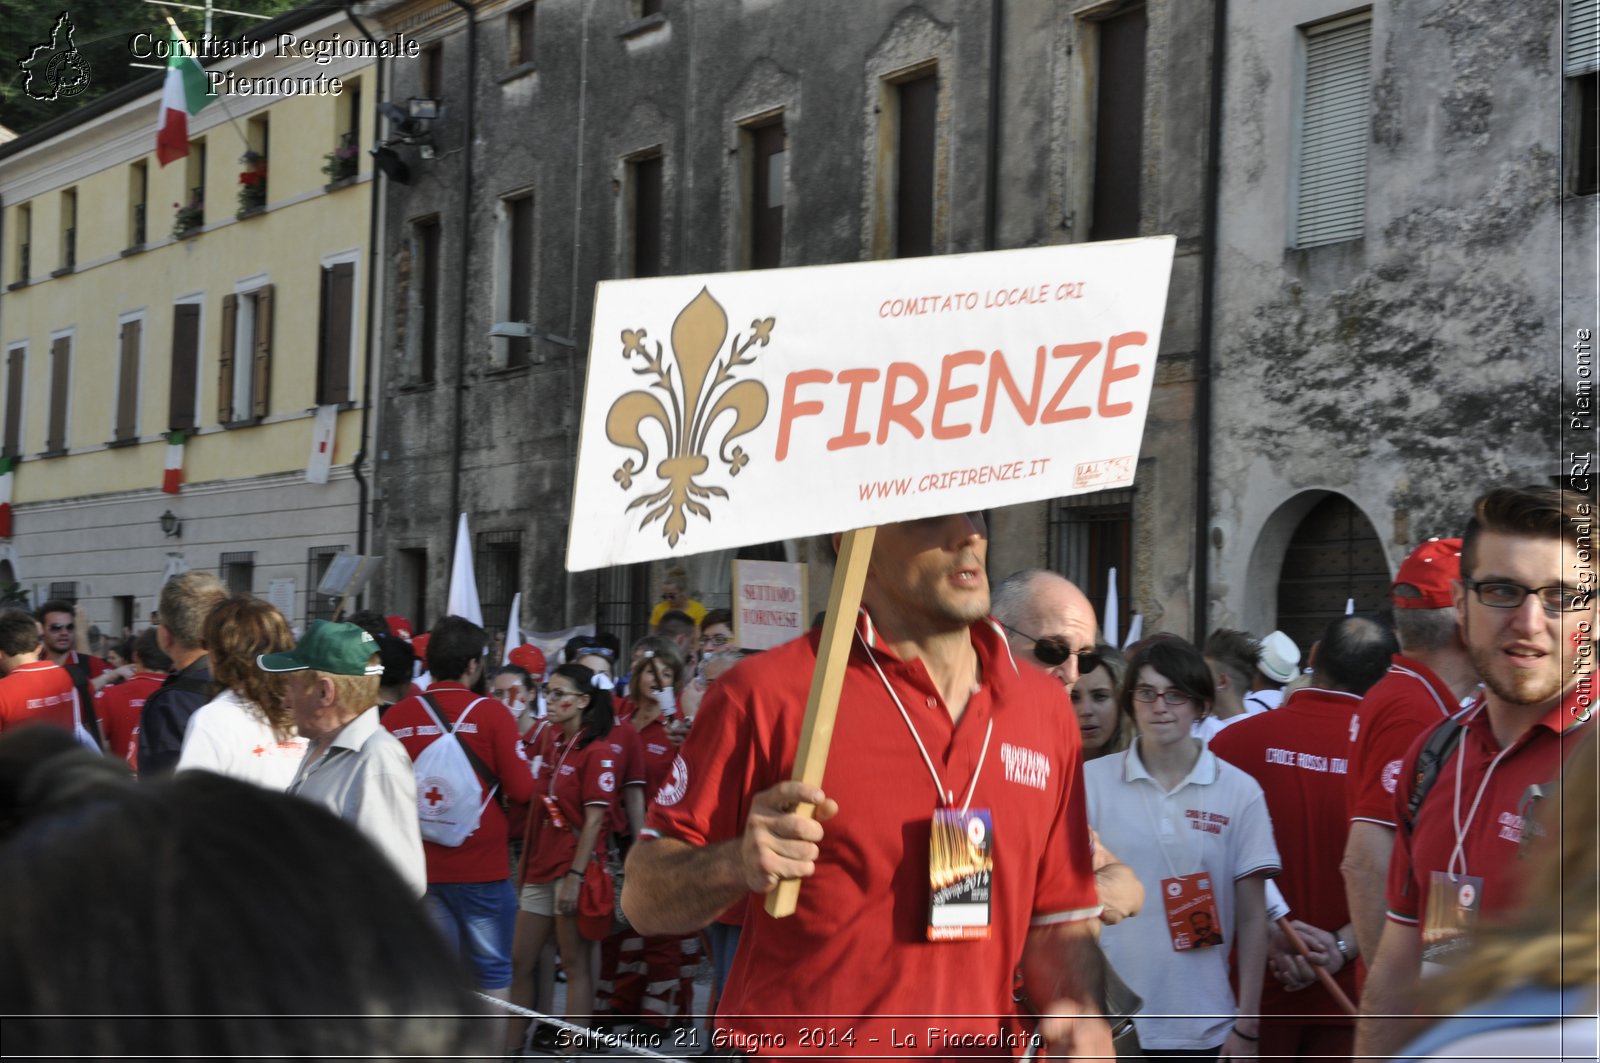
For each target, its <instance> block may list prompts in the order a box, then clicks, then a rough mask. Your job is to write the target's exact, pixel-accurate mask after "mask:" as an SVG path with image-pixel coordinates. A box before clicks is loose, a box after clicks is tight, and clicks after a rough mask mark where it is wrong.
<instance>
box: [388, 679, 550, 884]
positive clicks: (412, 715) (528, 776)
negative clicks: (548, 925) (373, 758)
mask: <svg viewBox="0 0 1600 1063" xmlns="http://www.w3.org/2000/svg"><path fill="white" fill-rule="evenodd" d="M428 695H429V696H430V697H432V698H433V700H434V701H435V702H436V703H437V704H438V706H439V708H438V713H439V717H440V719H442V720H445V721H446V722H448V723H450V724H455V723H456V721H458V720H460V719H461V714H462V713H463V712H465V711H466V709H467V706H468V705H472V704H473V703H474V702H477V705H476V707H474V708H473V710H472V714H471V715H470V716H468V717H467V722H466V723H464V724H461V725H460V726H459V727H457V728H456V734H457V735H458V736H459V737H460V738H461V741H462V743H463V744H464V745H466V746H468V747H470V748H471V749H472V751H473V752H474V753H476V754H477V755H478V759H479V760H481V761H483V763H484V765H485V766H486V767H487V768H488V769H489V770H490V771H491V772H493V773H494V775H495V777H496V778H497V779H499V780H500V793H503V794H505V797H506V800H507V801H510V802H525V801H527V800H528V797H529V795H530V794H532V793H533V773H532V771H530V770H529V767H528V761H527V758H526V757H525V756H524V755H523V752H522V736H521V735H519V734H518V733H517V722H516V720H515V719H514V718H513V717H512V715H511V710H510V709H508V708H506V707H505V706H504V705H503V704H501V703H500V702H498V701H496V700H495V699H494V698H481V699H480V697H479V696H478V695H477V694H474V693H473V692H472V691H470V690H468V689H467V688H466V687H464V686H462V685H461V684H460V683H455V682H440V683H435V684H433V685H432V686H431V687H429V688H428ZM383 726H384V727H385V728H387V729H388V731H389V732H390V733H391V734H393V735H394V736H395V737H396V738H398V739H400V744H401V745H403V746H405V747H406V752H407V753H409V754H411V759H412V760H413V761H415V760H416V759H417V758H418V757H419V756H421V755H422V751H423V750H424V749H427V748H428V747H429V746H431V745H433V743H434V742H436V741H438V739H439V734H440V732H439V728H438V726H437V725H436V724H435V723H434V722H433V717H432V716H429V715H428V710H427V709H426V708H425V707H424V706H423V703H422V699H421V698H420V697H413V698H406V699H405V700H404V701H399V702H396V703H395V704H394V705H393V706H392V707H391V708H390V709H389V711H388V712H386V713H384V714H383ZM480 781H481V780H480ZM484 785H485V786H487V785H489V784H488V783H487V782H485V783H484ZM495 796H496V800H492V801H490V802H489V803H488V804H487V805H486V806H484V809H483V815H482V816H481V817H480V818H479V820H478V829H477V830H475V831H473V832H472V833H471V834H470V835H468V836H467V840H466V841H464V842H462V843H461V844H460V845H458V846H456V847H455V848H453V849H452V848H451V847H450V846H448V845H439V844H436V843H434V842H430V841H427V840H426V839H424V840H423V842H422V853H423V855H424V856H425V857H426V858H427V862H428V881H429V882H495V881H499V880H501V879H504V878H506V877H508V874H509V872H508V870H507V867H506V842H507V838H508V835H507V830H506V814H505V813H504V812H502V811H501V810H500V802H499V800H498V797H499V794H496V795H495Z"/></svg>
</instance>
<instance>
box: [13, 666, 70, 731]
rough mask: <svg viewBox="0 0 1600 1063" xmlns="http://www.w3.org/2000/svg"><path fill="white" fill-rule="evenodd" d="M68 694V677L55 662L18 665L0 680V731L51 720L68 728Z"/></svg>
mask: <svg viewBox="0 0 1600 1063" xmlns="http://www.w3.org/2000/svg"><path fill="white" fill-rule="evenodd" d="M72 693H73V690H72V676H71V675H69V674H68V673H67V670H66V669H65V668H63V667H61V666H60V665H59V664H52V663H50V662H49V661H34V662H32V663H30V664H22V665H18V666H17V667H16V668H14V669H12V671H11V674H10V675H8V676H6V677H5V678H3V679H0V731H11V730H15V729H16V728H18V727H21V726H23V725H24V724H30V723H53V724H55V725H56V726H57V727H64V728H66V729H67V730H68V731H71V730H72V729H73V724H74V722H75V721H74V718H73V714H72V700H73V699H72Z"/></svg>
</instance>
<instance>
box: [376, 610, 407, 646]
mask: <svg viewBox="0 0 1600 1063" xmlns="http://www.w3.org/2000/svg"><path fill="white" fill-rule="evenodd" d="M383 622H384V623H385V624H388V625H389V634H391V635H393V636H394V637H395V638H397V639H405V640H406V641H407V642H410V641H411V621H409V620H407V619H406V618H405V617H403V616H401V615H399V614H398V613H396V614H394V615H393V616H386V617H384V618H383Z"/></svg>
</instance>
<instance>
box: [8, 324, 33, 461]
mask: <svg viewBox="0 0 1600 1063" xmlns="http://www.w3.org/2000/svg"><path fill="white" fill-rule="evenodd" d="M27 361H28V345H27V344H21V345H19V346H16V347H13V348H11V349H10V350H8V351H7V352H6V444H5V455H6V457H8V458H17V457H21V456H22V372H23V369H24V368H25V367H26V365H27Z"/></svg>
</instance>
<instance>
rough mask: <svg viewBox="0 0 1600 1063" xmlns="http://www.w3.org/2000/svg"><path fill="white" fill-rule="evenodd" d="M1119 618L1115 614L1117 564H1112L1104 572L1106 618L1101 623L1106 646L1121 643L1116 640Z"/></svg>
mask: <svg viewBox="0 0 1600 1063" xmlns="http://www.w3.org/2000/svg"><path fill="white" fill-rule="evenodd" d="M1120 619H1121V617H1119V616H1117V566H1116V565H1112V566H1111V570H1110V571H1109V572H1108V573H1107V574H1106V620H1105V624H1104V625H1103V626H1104V629H1105V636H1106V644H1107V645H1108V646H1119V645H1121V643H1119V642H1118V641H1117V627H1118V621H1119V620H1120Z"/></svg>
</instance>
